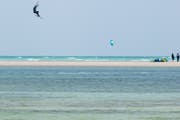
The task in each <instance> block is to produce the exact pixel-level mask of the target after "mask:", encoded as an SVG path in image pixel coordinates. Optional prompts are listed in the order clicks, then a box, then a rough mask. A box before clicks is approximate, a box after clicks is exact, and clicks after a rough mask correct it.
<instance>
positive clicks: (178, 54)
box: [176, 53, 180, 62]
mask: <svg viewBox="0 0 180 120" xmlns="http://www.w3.org/2000/svg"><path fill="white" fill-rule="evenodd" d="M176 57H177V62H179V57H180V56H179V53H177V55H176Z"/></svg>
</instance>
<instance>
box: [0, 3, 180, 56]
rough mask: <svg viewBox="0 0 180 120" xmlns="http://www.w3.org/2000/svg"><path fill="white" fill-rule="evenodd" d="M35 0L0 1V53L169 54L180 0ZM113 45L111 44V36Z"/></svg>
mask: <svg viewBox="0 0 180 120" xmlns="http://www.w3.org/2000/svg"><path fill="white" fill-rule="evenodd" d="M35 3H36V1H35V0H4V1H1V4H0V15H1V17H0V18H1V19H0V55H60V56H61V55H63V56H64V55H95V56H96V55H118V56H124V55H127V56H131V55H145V56H146V55H169V54H171V52H174V53H176V52H179V51H180V7H179V6H180V0H39V4H40V6H39V8H38V10H39V11H40V14H41V16H42V17H43V19H39V18H37V17H36V16H35V15H34V14H33V13H32V8H33V5H34V4H35ZM111 39H113V40H114V42H115V45H114V46H113V47H111V46H110V45H109V40H111Z"/></svg>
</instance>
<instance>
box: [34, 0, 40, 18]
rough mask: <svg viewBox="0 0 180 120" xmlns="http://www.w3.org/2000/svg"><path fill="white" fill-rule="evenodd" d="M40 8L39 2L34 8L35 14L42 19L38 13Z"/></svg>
mask: <svg viewBox="0 0 180 120" xmlns="http://www.w3.org/2000/svg"><path fill="white" fill-rule="evenodd" d="M38 6H39V3H38V2H37V3H36V5H35V6H34V7H33V13H34V14H36V16H37V17H41V16H40V15H39V11H37V7H38Z"/></svg>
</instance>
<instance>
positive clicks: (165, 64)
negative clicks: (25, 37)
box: [0, 61, 180, 67]
mask: <svg viewBox="0 0 180 120" xmlns="http://www.w3.org/2000/svg"><path fill="white" fill-rule="evenodd" d="M0 66H105V67H108V66H109V67H111V66H112V67H114V66H117V67H180V63H178V62H108V61H68V62H67V61H0Z"/></svg>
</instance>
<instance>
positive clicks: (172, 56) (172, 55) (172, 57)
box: [171, 53, 174, 61]
mask: <svg viewBox="0 0 180 120" xmlns="http://www.w3.org/2000/svg"><path fill="white" fill-rule="evenodd" d="M171 59H172V61H174V54H173V53H172V54H171Z"/></svg>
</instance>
